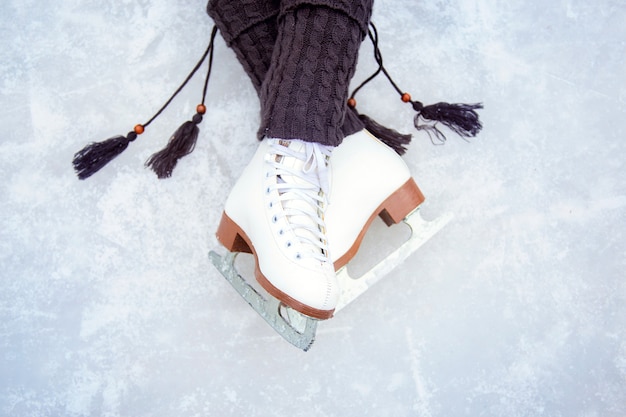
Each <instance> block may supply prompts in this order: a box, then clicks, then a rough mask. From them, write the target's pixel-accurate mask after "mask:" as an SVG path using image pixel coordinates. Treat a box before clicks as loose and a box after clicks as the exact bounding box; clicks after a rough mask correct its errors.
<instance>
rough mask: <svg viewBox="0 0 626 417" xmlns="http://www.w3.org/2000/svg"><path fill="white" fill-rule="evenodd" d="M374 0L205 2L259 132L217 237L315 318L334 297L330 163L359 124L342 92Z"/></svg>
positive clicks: (325, 313) (272, 288)
mask: <svg viewBox="0 0 626 417" xmlns="http://www.w3.org/2000/svg"><path fill="white" fill-rule="evenodd" d="M372 1H373V0H364V1H350V0H342V1H323V0H307V1H302V0H283V1H278V0H269V1H252V0H239V1H232V0H211V1H210V2H209V4H208V6H207V11H208V13H209V15H210V16H211V17H212V18H213V19H214V21H215V23H216V25H217V27H218V28H219V29H220V32H221V34H222V36H223V38H224V40H225V41H226V43H227V44H228V46H229V47H230V48H232V50H233V51H234V52H235V54H236V56H237V58H238V60H239V61H240V62H241V64H242V66H243V68H244V70H245V71H246V73H247V74H248V76H249V77H250V80H251V81H252V84H253V85H254V87H255V89H256V91H257V93H258V96H259V100H260V104H261V123H260V127H259V131H258V139H261V140H262V142H261V144H260V146H259V148H258V150H257V152H256V154H255V155H254V157H253V158H252V161H251V162H250V164H249V165H248V166H247V167H246V169H245V171H244V173H243V174H242V176H241V178H240V179H239V180H238V182H237V183H236V184H235V186H234V188H233V190H232V191H231V194H230V196H229V198H228V200H227V202H226V205H225V209H224V215H223V217H222V221H221V223H220V226H219V228H218V233H217V236H218V239H220V241H221V242H222V243H223V244H224V245H225V246H226V247H227V248H230V249H233V248H238V249H239V250H244V251H249V252H252V253H253V254H254V256H255V259H256V265H257V267H256V271H255V274H256V278H257V280H258V281H259V283H260V284H261V285H262V286H263V287H264V288H265V289H266V290H267V291H268V292H269V293H270V294H271V295H273V296H274V297H276V298H278V299H279V300H280V301H281V302H283V303H285V304H287V305H288V306H290V307H292V308H294V309H296V310H298V311H300V312H301V313H303V314H306V315H309V316H312V317H315V318H319V319H325V318H329V317H330V316H332V313H333V310H334V308H335V306H336V304H337V301H338V298H339V287H338V283H337V279H336V276H335V270H334V266H333V262H332V260H331V256H330V254H329V244H328V239H327V231H326V224H325V211H326V208H327V206H328V195H329V193H330V180H329V178H330V173H329V168H328V165H329V160H330V155H331V153H332V151H333V149H334V148H335V147H337V146H339V145H340V143H341V142H342V140H343V139H344V137H346V136H348V135H351V134H353V133H355V132H357V131H360V130H362V129H363V125H362V123H361V121H360V120H359V119H358V117H357V116H356V115H355V114H354V113H353V112H351V111H348V108H347V98H348V87H349V83H350V80H351V78H352V76H353V75H354V70H355V66H356V61H357V55H358V50H359V47H360V45H361V42H362V40H363V39H364V37H365V34H366V33H367V26H368V23H369V18H370V15H371V9H372Z"/></svg>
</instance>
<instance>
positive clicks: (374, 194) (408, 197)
mask: <svg viewBox="0 0 626 417" xmlns="http://www.w3.org/2000/svg"><path fill="white" fill-rule="evenodd" d="M330 173H331V177H330V183H331V188H330V197H329V204H328V208H327V210H326V216H325V223H326V227H327V232H326V236H327V238H328V242H329V249H330V255H331V259H332V261H333V263H334V267H335V269H336V270H337V279H338V283H339V288H340V295H339V300H338V302H337V306H336V308H335V313H336V312H338V311H339V310H340V309H342V308H343V307H345V306H346V305H347V304H349V303H350V302H352V301H353V300H355V299H356V298H357V297H358V296H359V295H361V294H362V293H363V292H365V291H366V290H367V289H368V288H369V287H370V286H371V285H373V284H374V283H375V282H377V281H378V280H380V279H381V278H382V277H384V276H385V275H387V274H388V273H389V272H390V271H391V270H392V269H393V268H394V267H396V266H398V265H399V264H401V263H402V262H403V261H404V260H405V259H406V258H407V257H408V256H409V255H410V254H411V253H413V252H414V251H415V250H417V249H418V248H419V246H421V245H422V244H423V243H424V242H426V241H427V240H428V239H429V238H430V237H432V236H433V235H434V234H435V233H436V232H437V231H439V230H440V229H441V228H442V227H443V226H445V224H446V223H447V222H448V221H449V219H450V216H442V217H440V218H439V219H437V220H435V221H432V222H426V221H424V220H423V219H422V218H421V216H420V215H419V210H418V209H419V207H420V205H421V204H422V202H423V201H424V196H423V194H422V193H421V191H420V190H419V188H418V186H417V184H416V183H415V181H414V180H413V179H412V178H411V175H410V172H409V169H408V167H407V166H406V164H405V163H404V161H403V160H402V158H401V157H400V156H399V155H398V154H397V153H396V152H395V151H393V150H392V149H391V148H389V147H388V146H386V145H385V144H383V143H382V142H380V141H379V140H378V139H376V138H375V137H374V136H372V135H371V134H370V133H369V132H367V131H365V130H363V131H360V132H357V133H355V134H353V135H350V136H348V137H346V138H345V139H344V141H343V142H342V144H341V145H339V146H338V147H336V148H335V149H334V150H333V152H332V156H331V158H330ZM376 216H380V217H381V218H382V219H383V221H384V222H385V223H386V224H387V225H388V226H390V225H392V224H395V223H399V222H404V223H406V224H407V225H408V226H409V227H410V229H411V232H412V234H411V237H410V238H409V240H407V241H406V242H405V243H404V244H402V245H401V246H400V247H399V248H397V249H396V250H395V251H394V252H393V253H391V254H390V255H389V256H388V257H387V258H385V259H384V260H382V261H381V262H379V263H378V264H376V265H375V266H374V267H373V268H372V269H371V270H369V271H368V272H367V273H365V274H364V275H363V276H361V277H359V278H358V279H353V278H352V277H350V275H349V273H348V268H346V265H347V264H348V263H349V262H350V260H352V259H353V257H354V256H355V255H356V253H357V252H358V249H359V247H360V245H361V242H362V240H363V238H364V236H365V234H366V232H367V230H368V228H369V226H370V225H371V223H372V221H373V220H374V219H375V218H376ZM234 248H235V250H238V251H246V250H247V246H246V245H242V246H241V247H238V248H237V245H234ZM210 255H211V259H212V262H213V263H214V265H216V267H218V269H219V270H220V271H221V273H222V274H223V275H224V276H225V277H226V278H227V279H228V281H230V283H231V284H232V285H233V287H235V288H236V289H237V291H238V292H239V293H240V294H241V295H242V296H243V297H244V298H245V299H246V301H247V302H248V303H249V304H250V305H251V306H252V307H253V308H254V309H255V310H256V311H257V312H258V313H259V314H260V315H261V316H262V317H263V318H264V319H265V320H266V321H267V322H268V323H269V324H270V325H271V326H272V327H274V329H275V330H276V331H277V332H278V333H279V334H280V335H281V336H282V337H283V338H285V339H286V340H287V341H289V342H290V343H292V344H293V345H295V346H297V347H300V348H301V349H304V350H307V349H308V348H309V347H310V346H311V344H312V343H313V341H314V337H315V331H316V326H317V321H315V320H311V319H310V318H308V317H306V316H302V315H300V314H298V313H297V311H293V310H292V309H290V308H284V306H281V305H280V302H279V301H276V300H274V299H271V298H270V299H266V298H264V297H263V296H262V295H261V294H259V293H258V292H257V291H256V290H254V288H252V287H251V286H250V285H249V284H248V283H246V281H245V280H244V279H243V278H242V277H241V275H239V274H238V273H237V271H236V269H235V267H234V260H235V256H236V254H234V253H229V254H227V255H226V256H224V257H221V256H219V255H218V254H216V253H215V252H211V254H210Z"/></svg>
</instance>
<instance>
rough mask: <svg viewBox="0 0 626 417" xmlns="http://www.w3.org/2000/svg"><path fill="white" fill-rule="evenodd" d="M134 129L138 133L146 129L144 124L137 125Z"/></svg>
mask: <svg viewBox="0 0 626 417" xmlns="http://www.w3.org/2000/svg"><path fill="white" fill-rule="evenodd" d="M133 130H134V131H135V133H136V134H138V135H141V134H142V133H143V131H144V130H145V129H144V127H143V125H136V126H135V128H134V129H133Z"/></svg>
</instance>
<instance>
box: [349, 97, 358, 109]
mask: <svg viewBox="0 0 626 417" xmlns="http://www.w3.org/2000/svg"><path fill="white" fill-rule="evenodd" d="M348 107H350V108H351V109H353V108H355V107H356V100H355V99H354V98H352V97H350V98H349V99H348Z"/></svg>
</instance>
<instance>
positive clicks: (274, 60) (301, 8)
mask: <svg viewBox="0 0 626 417" xmlns="http://www.w3.org/2000/svg"><path fill="white" fill-rule="evenodd" d="M371 9H372V0H365V1H321V0H306V1H265V2H263V1H251V0H243V1H232V0H230V1H227V0H211V1H210V2H209V4H208V6H207V11H208V13H209V15H210V16H211V17H212V18H213V19H214V21H215V23H216V25H217V26H218V28H219V29H220V32H221V33H222V36H223V37H224V39H225V41H226V43H227V44H228V45H229V46H230V47H231V48H232V49H233V51H234V52H235V55H236V56H237V59H238V60H239V61H240V63H241V64H242V66H243V68H244V70H245V71H246V73H247V74H248V76H249V77H250V79H251V81H252V83H253V85H254V87H255V88H256V90H257V92H258V93H259V96H260V99H261V127H260V129H259V134H258V136H259V139H262V138H263V137H266V136H268V137H276V138H284V139H302V140H305V141H311V142H319V143H322V144H325V145H331V146H337V145H338V144H339V143H341V141H342V139H343V137H345V136H347V135H350V134H352V133H355V132H356V131H358V130H361V129H362V128H363V124H362V122H361V121H360V120H359V118H358V117H357V116H356V115H355V114H354V113H353V112H350V111H347V107H346V100H347V96H348V87H349V82H350V79H351V78H352V76H353V75H354V69H355V67H356V60H357V55H358V49H359V47H360V44H361V41H362V40H363V38H364V37H365V34H366V31H367V25H368V23H369V18H370V15H371Z"/></svg>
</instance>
